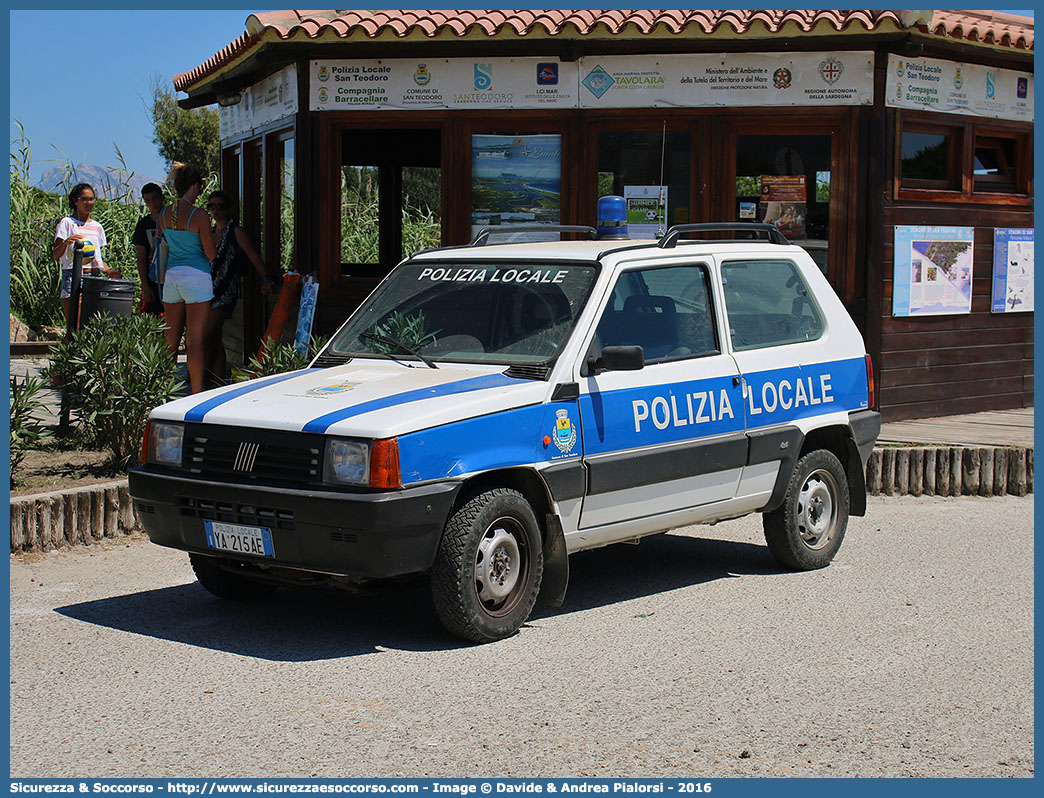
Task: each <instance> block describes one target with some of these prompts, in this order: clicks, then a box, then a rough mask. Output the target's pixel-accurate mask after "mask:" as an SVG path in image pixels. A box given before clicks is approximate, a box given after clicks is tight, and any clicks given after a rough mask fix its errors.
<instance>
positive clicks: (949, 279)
mask: <svg viewBox="0 0 1044 798" xmlns="http://www.w3.org/2000/svg"><path fill="white" fill-rule="evenodd" d="M974 245H975V228H974V227H923V226H903V225H896V228H895V266H894V276H893V281H892V315H893V316H940V315H947V314H951V315H952V314H957V313H970V312H971V295H972V249H973V247H974Z"/></svg>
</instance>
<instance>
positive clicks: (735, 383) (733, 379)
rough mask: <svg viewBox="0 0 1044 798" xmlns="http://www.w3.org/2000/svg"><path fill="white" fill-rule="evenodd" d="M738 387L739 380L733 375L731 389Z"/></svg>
mask: <svg viewBox="0 0 1044 798" xmlns="http://www.w3.org/2000/svg"><path fill="white" fill-rule="evenodd" d="M739 386H740V378H739V376H736V375H734V376H733V377H732V387H733V388H739Z"/></svg>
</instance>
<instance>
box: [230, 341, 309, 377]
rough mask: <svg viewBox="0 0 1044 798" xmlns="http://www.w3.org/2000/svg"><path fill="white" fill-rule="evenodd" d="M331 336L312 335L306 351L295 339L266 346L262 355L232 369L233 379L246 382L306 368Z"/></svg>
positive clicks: (255, 356)
mask: <svg viewBox="0 0 1044 798" xmlns="http://www.w3.org/2000/svg"><path fill="white" fill-rule="evenodd" d="M328 340H329V338H327V337H325V336H314V335H313V336H310V337H309V339H308V346H307V348H306V350H305V351H303V352H302V351H301V350H300V349H298V348H297V347H296V346H295V345H294V342H293V340H289V341H287V340H282V341H278V342H276V343H274V344H272V345H271V346H269V347H266V348H265V349H264V351H262V353H261V357H258V356H257V355H254V356H253V357H251V358H250V362H249V363H247V364H246V365H245V366H243V368H241V369H232V381H233V382H244V381H246V380H253V379H256V378H257V377H268V376H271V375H273V374H285V373H286V372H288V371H297V370H299V369H303V368H306V367H307V366H308V364H309V363H311V362H312V358H314V357H315V356H316V353H318V352H319V350H320V349H322V348H323V347H324V346H326V342H327V341H328Z"/></svg>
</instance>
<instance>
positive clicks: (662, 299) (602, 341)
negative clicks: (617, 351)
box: [591, 264, 721, 363]
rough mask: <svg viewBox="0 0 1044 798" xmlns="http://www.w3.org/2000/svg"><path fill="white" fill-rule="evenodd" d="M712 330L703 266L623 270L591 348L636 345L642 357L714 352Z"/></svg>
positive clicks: (656, 359)
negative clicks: (639, 347) (640, 348)
mask: <svg viewBox="0 0 1044 798" xmlns="http://www.w3.org/2000/svg"><path fill="white" fill-rule="evenodd" d="M715 330H716V327H715V324H714V310H713V305H712V304H711V300H710V278H709V276H708V270H707V267H706V266H704V265H703V264H692V265H685V266H671V267H668V268H658V269H640V270H635V271H628V272H624V273H623V274H621V275H620V277H619V279H618V280H617V281H616V285H615V286H614V288H613V293H612V296H611V297H610V298H609V302H608V304H607V305H606V308H605V311H604V312H603V313H602V318H601V320H600V321H599V322H598V328H597V331H596V334H595V339H594V341H593V343H592V347H591V349H592V352H591V354H592V355H597V354H598V352H600V351H601V349H602V348H604V347H606V346H636V345H637V346H641V347H642V350H643V351H644V352H645V362H646V363H656V362H661V361H666V360H678V359H682V358H689V357H701V356H703V355H711V354H718V353H719V352H720V351H721V350H720V347H719V346H718V339H717V333H716V332H715Z"/></svg>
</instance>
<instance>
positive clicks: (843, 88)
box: [580, 51, 874, 108]
mask: <svg viewBox="0 0 1044 798" xmlns="http://www.w3.org/2000/svg"><path fill="white" fill-rule="evenodd" d="M580 86H581V89H580V106H581V107H582V108H660V107H664V108H674V107H677V108H704V107H716V106H720V107H741V106H750V105H753V106H824V105H872V104H873V101H874V56H873V53H871V52H866V51H853V52H839V53H726V54H717V55H714V54H706V55H703V54H694V55H661V56H655V57H652V56H631V55H621V56H597V57H584V58H581V59H580Z"/></svg>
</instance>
